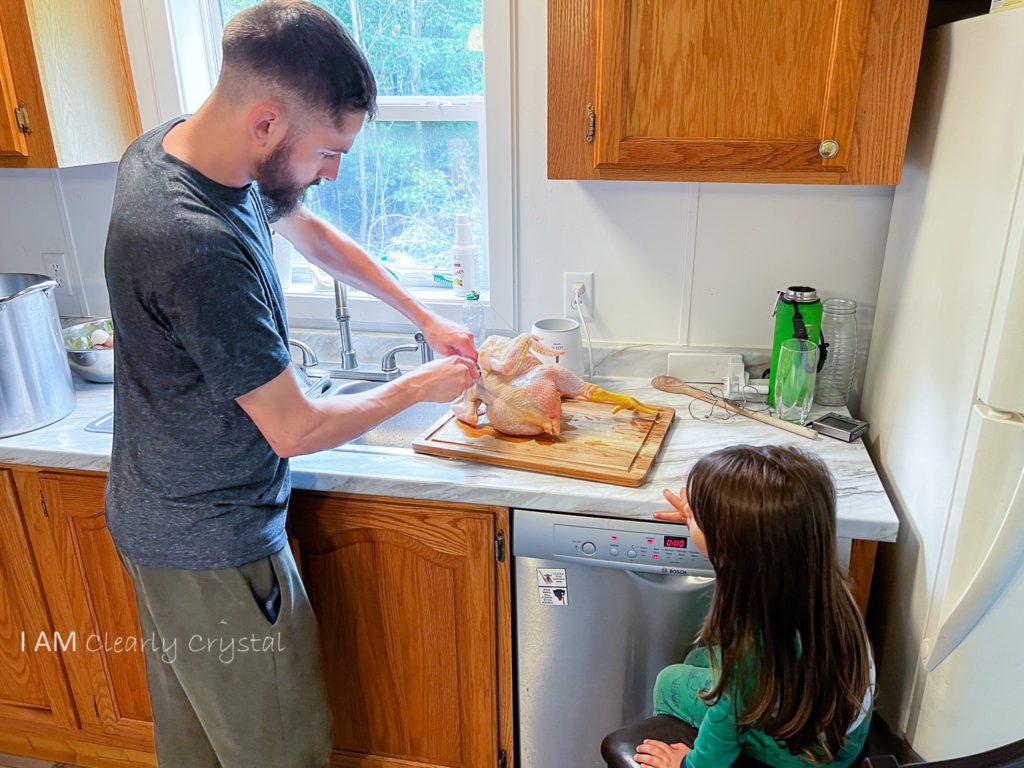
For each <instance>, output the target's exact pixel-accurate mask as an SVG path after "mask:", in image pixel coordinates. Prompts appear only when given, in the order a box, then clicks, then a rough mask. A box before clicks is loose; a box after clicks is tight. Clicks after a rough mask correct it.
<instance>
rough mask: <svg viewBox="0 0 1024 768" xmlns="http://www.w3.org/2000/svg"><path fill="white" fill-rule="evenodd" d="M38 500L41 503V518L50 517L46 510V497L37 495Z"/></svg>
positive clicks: (48, 511)
mask: <svg viewBox="0 0 1024 768" xmlns="http://www.w3.org/2000/svg"><path fill="white" fill-rule="evenodd" d="M39 500H40V501H41V502H42V503H43V517H49V516H50V510H48V509H47V508H46V497H45V496H43V494H41V493H40V494H39Z"/></svg>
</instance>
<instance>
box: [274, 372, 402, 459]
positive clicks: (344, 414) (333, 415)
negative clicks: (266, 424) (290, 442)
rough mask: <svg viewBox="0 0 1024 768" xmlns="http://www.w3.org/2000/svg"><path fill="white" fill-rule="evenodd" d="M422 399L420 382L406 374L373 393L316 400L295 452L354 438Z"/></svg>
mask: <svg viewBox="0 0 1024 768" xmlns="http://www.w3.org/2000/svg"><path fill="white" fill-rule="evenodd" d="M421 398H422V394H421V393H420V392H419V390H418V387H417V382H416V381H415V380H414V379H413V378H411V377H409V376H402V377H401V378H399V379H396V380H395V381H391V382H388V383H387V384H382V385H381V386H380V387H376V388H374V389H372V390H370V391H369V392H363V393H360V394H357V395H337V396H335V397H328V398H323V399H321V400H314V401H312V403H311V404H312V406H313V412H312V414H311V416H313V418H311V420H310V422H309V428H308V431H307V432H306V433H305V434H304V435H303V436H302V437H301V439H299V440H298V442H297V444H296V446H295V448H294V454H293V455H303V454H308V453H316V452H317V451H325V450H328V449H330V448H334V447H336V446H339V445H341V444H342V443H347V442H348V441H349V440H354V439H355V438H357V437H359V436H360V435H361V434H363V433H364V432H367V431H368V430H371V429H373V428H374V427H375V426H377V425H378V424H380V423H381V422H382V421H384V420H385V419H388V418H390V417H392V416H394V415H395V414H396V413H398V412H399V411H404V410H405V409H406V408H408V407H409V406H410V405H412V404H413V403H416V402H419V400H420V399H421Z"/></svg>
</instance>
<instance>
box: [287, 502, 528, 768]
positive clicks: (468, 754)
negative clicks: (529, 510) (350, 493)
mask: <svg viewBox="0 0 1024 768" xmlns="http://www.w3.org/2000/svg"><path fill="white" fill-rule="evenodd" d="M504 515H505V510H497V509H494V508H488V507H467V508H464V509H456V508H453V506H452V505H450V504H449V505H444V504H440V503H432V502H420V501H416V502H411V501H401V500H396V499H374V498H368V497H339V496H337V495H330V496H327V495H319V494H312V493H296V494H295V495H294V496H293V499H292V505H291V511H290V514H289V532H290V536H291V538H292V546H293V550H294V551H295V553H296V559H297V561H298V562H299V564H300V568H301V571H302V575H303V582H304V583H305V585H306V589H307V591H308V593H309V596H310V600H311V601H312V604H313V608H314V610H315V612H316V615H317V620H318V622H319V624H320V632H321V640H322V645H323V654H324V666H325V677H326V680H327V688H328V692H329V696H330V701H331V709H332V720H333V726H334V740H335V742H334V743H335V753H334V756H333V759H332V761H331V765H332V766H346V767H348V766H351V767H353V768H354V767H355V766H360V768H371V767H374V768H376V767H381V768H383V767H385V766H388V767H397V766H411V765H416V766H418V767H420V768H426V766H449V767H451V768H455V767H456V766H462V767H464V768H483V767H485V766H495V765H497V764H498V758H499V750H506V752H508V751H509V750H510V747H511V744H510V743H509V742H510V731H511V728H510V724H511V718H510V712H508V711H506V708H507V706H508V703H510V700H511V696H510V694H509V688H508V685H509V683H510V681H509V680H506V679H504V678H505V674H506V673H505V672H502V671H501V670H506V667H510V664H506V661H507V654H506V652H505V650H503V648H502V644H501V643H500V642H499V629H498V628H499V616H498V608H497V602H498V594H499V585H501V584H503V586H501V587H500V589H501V591H502V594H503V595H505V598H503V599H505V600H506V601H507V593H508V580H507V570H508V564H507V563H496V560H495V536H496V534H497V532H498V530H499V529H502V526H503V525H504V523H503V522H502V520H503V519H505V518H504ZM496 566H498V567H500V568H501V569H503V570H502V572H501V573H500V574H498V573H497V571H498V567H496ZM506 605H507V602H506ZM506 619H507V617H506ZM503 623H504V624H505V625H506V627H507V621H506V622H503ZM505 632H507V633H508V636H509V641H510V639H511V631H510V630H509V629H506V630H505ZM499 654H500V655H501V659H499ZM508 677H509V678H510V677H511V675H510V670H509V672H508ZM499 678H502V682H501V684H500V685H499ZM506 694H509V695H508V696H507V699H508V701H507V702H505V698H506V696H505V695H506ZM499 701H502V702H505V703H503V704H500V705H499ZM499 709H500V710H501V712H500V713H499ZM506 722H507V723H508V726H507V727H506V725H505V723H506ZM499 730H500V733H499Z"/></svg>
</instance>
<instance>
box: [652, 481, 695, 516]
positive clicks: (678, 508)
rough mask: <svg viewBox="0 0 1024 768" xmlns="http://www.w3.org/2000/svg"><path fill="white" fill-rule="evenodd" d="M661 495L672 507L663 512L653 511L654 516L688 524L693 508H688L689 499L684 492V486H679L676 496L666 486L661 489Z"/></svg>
mask: <svg viewBox="0 0 1024 768" xmlns="http://www.w3.org/2000/svg"><path fill="white" fill-rule="evenodd" d="M662 495H663V496H664V497H665V500H666V501H667V502H668V503H669V504H671V505H672V507H673V508H672V509H668V510H665V511H664V512H655V513H654V516H655V517H656V518H658V519H659V520H668V521H669V522H672V523H683V524H684V525H689V524H690V518H691V517H692V516H693V510H692V509H690V500H689V497H688V496H687V494H686V488H680V489H679V495H678V496H677V495H676V494H674V493H672V491H670V490H669V489H668V488H666V489H665V490H664V491H662Z"/></svg>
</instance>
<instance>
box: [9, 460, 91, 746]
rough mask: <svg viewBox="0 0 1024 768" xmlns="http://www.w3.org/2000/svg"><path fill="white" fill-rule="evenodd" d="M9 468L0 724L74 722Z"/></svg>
mask: <svg viewBox="0 0 1024 768" xmlns="http://www.w3.org/2000/svg"><path fill="white" fill-rule="evenodd" d="M54 637H55V636H54V632H53V625H52V624H51V622H50V616H49V612H48V609H47V605H46V602H45V601H44V600H43V595H42V589H41V585H40V578H39V568H38V563H37V562H36V559H35V558H34V557H33V556H32V550H31V549H30V547H29V544H28V536H27V534H26V532H25V527H24V519H23V516H22V510H21V504H20V501H19V498H18V492H17V490H16V488H15V484H14V479H13V476H12V473H11V472H10V470H6V469H2V470H0V722H4V721H15V722H17V723H20V724H23V725H56V726H64V727H67V728H75V727H76V726H77V724H78V723H77V718H76V716H75V712H74V709H73V708H72V706H71V696H70V691H69V690H68V686H67V678H66V676H65V674H64V666H63V664H62V661H61V658H60V655H59V653H58V652H57V651H56V650H55V649H54Z"/></svg>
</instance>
